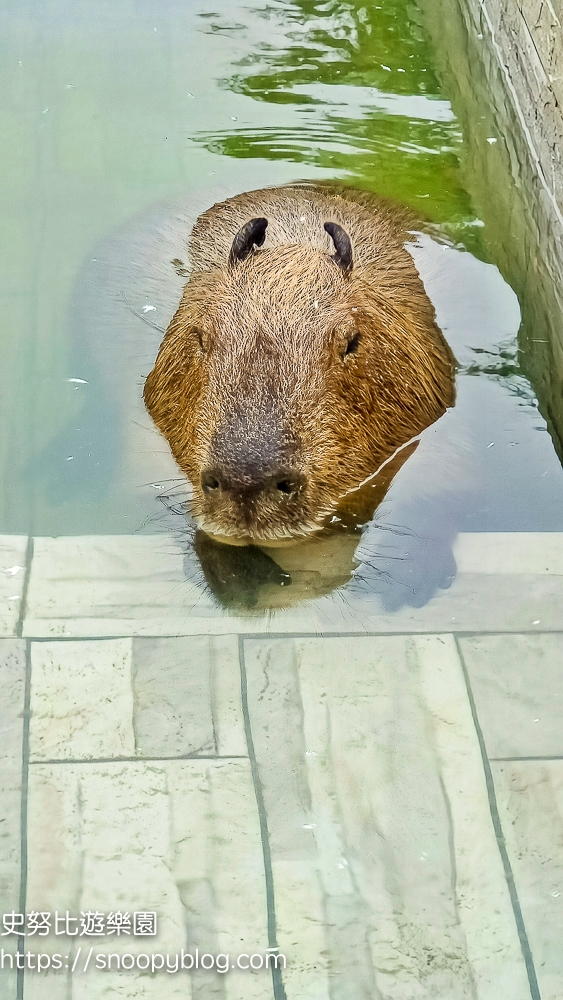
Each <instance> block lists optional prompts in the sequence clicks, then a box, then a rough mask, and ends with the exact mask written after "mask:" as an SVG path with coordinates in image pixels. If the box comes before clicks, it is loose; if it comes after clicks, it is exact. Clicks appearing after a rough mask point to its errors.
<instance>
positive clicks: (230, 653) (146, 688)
mask: <svg viewBox="0 0 563 1000" xmlns="http://www.w3.org/2000/svg"><path fill="white" fill-rule="evenodd" d="M133 651H134V652H133V690H134V698H135V705H134V730H135V742H136V747H137V753H138V754H140V755H142V756H147V757H150V756H178V755H184V754H193V753H199V754H204V755H205V754H207V755H210V754H211V755H214V754H219V755H220V756H229V755H234V756H239V755H246V752H247V751H246V743H245V738H244V724H243V719H242V708H241V703H240V672H239V666H238V648H237V640H236V638H234V637H232V636H224V637H223V636H190V637H186V636H180V637H177V638H160V639H135V640H134V642H133Z"/></svg>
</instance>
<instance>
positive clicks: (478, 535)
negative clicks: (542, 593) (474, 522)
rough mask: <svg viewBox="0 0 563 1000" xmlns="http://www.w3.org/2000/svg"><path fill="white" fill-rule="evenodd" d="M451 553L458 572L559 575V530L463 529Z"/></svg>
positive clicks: (562, 572)
mask: <svg viewBox="0 0 563 1000" xmlns="http://www.w3.org/2000/svg"><path fill="white" fill-rule="evenodd" d="M454 556H455V560H456V563H457V569H458V573H495V574H500V575H503V576H507V575H513V574H520V573H525V574H527V575H529V576H531V575H534V576H537V575H539V576H543V575H544V574H548V575H551V576H563V532H560V531H518V532H515V531H502V532H501V531H488V532H473V533H464V534H460V535H458V537H457V540H456V543H455V546H454Z"/></svg>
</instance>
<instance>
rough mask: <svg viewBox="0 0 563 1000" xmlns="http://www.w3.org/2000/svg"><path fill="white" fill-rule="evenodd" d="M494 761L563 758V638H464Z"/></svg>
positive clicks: (462, 643)
mask: <svg viewBox="0 0 563 1000" xmlns="http://www.w3.org/2000/svg"><path fill="white" fill-rule="evenodd" d="M459 645H460V649H461V652H462V655H463V658H464V661H465V664H466V667H467V671H468V674H469V677H470V681H471V687H472V690H473V695H474V697H475V703H476V705H477V712H478V715H479V722H480V724H481V728H482V730H483V735H484V738H485V743H486V746H487V753H488V754H489V756H490V757H552V756H561V755H563V678H562V676H561V665H562V663H563V634H558V635H556V634H553V635H488V636H485V635H478V636H471V637H467V636H462V637H460V639H459Z"/></svg>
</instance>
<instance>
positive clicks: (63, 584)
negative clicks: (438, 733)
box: [24, 535, 563, 638]
mask: <svg viewBox="0 0 563 1000" xmlns="http://www.w3.org/2000/svg"><path fill="white" fill-rule="evenodd" d="M466 537H467V536H466ZM496 537H497V536H492V538H493V541H494V538H496ZM534 537H535V536H534ZM542 537H543V536H542V535H539V536H538V539H539V544H540V546H541V544H543V543H542V542H541V539H542ZM557 537H558V538H559V537H560V536H557ZM471 538H473V536H471ZM487 538H488V536H487ZM472 544H473V542H471V543H470V544H469V543H467V545H468V546H469V550H470V549H471V545H472ZM483 544H485V543H483ZM464 545H465V543H462V544H461V549H460V550H459V551H460V552H461V555H460V572H459V573H458V576H457V577H456V579H455V580H454V582H453V584H452V586H451V587H450V588H449V589H447V590H441V589H438V590H437V591H436V593H435V594H434V596H433V597H432V598H431V599H430V600H429V601H428V602H427V604H426V605H424V606H423V607H421V608H417V607H411V606H410V605H406V606H404V607H402V608H400V609H399V610H398V611H396V612H389V611H386V610H384V608H383V606H382V604H381V601H380V598H379V597H378V596H377V595H376V594H371V595H370V594H369V593H368V594H365V595H364V594H359V593H354V592H353V591H352V590H346V591H344V592H336V593H335V595H334V596H330V597H324V598H319V599H318V600H316V601H310V602H305V603H303V604H298V605H297V606H296V607H295V608H287V609H278V610H273V611H269V612H265V613H259V612H249V613H248V614H238V613H233V612H231V611H226V610H224V609H221V608H220V607H219V605H218V604H217V603H216V601H215V599H214V598H212V597H211V595H210V594H209V592H208V591H207V590H206V589H205V587H204V586H203V585H201V586H200V585H198V584H196V583H194V582H193V581H191V580H189V579H187V578H186V574H185V571H184V556H183V553H182V551H181V549H180V547H179V545H178V543H177V542H176V541H175V540H174V539H173V538H172V537H171V536H168V535H155V536H150V535H146V536H137V535H134V536H127V535H122V536H113V535H112V536H85V537H82V538H74V537H68V538H55V539H48V538H38V539H36V540H35V555H34V558H33V563H32V569H31V577H30V586H29V592H28V600H27V614H26V617H25V622H24V635H26V636H31V637H33V636H35V637H37V638H43V637H52V638H55V637H57V636H69V637H77V638H78V637H92V638H95V637H102V636H108V637H109V636H121V635H136V636H175V635H229V634H236V633H239V634H240V633H247V634H248V633H262V634H268V633H272V632H273V633H275V632H297V633H313V634H314V633H322V632H342V633H346V632H352V631H356V632H357V631H364V630H365V631H372V632H384V633H385V632H412V633H421V632H431V633H435V632H444V631H448V632H450V631H451V632H458V631H475V632H490V631H509V632H513V631H519V632H522V631H526V630H532V629H534V628H540V627H541V630H542V631H552V630H560V629H561V607H562V606H563V575H558V574H556V573H553V572H549V573H546V572H544V570H543V569H542V568H541V567H542V566H543V563H541V561H540V563H537V565H536V563H534V564H533V565H532V568H531V571H530V572H524V568H525V567H524V565H523V564H522V563H520V562H518V561H517V560H516V561H513V563H511V564H510V565H509V566H508V569H509V570H510V572H504V573H501V572H499V573H496V572H491V571H490V568H487V567H489V563H487V562H486V560H485V561H483V560H482V559H481V556H479V558H477V557H475V559H473V561H472V560H471V559H470V558H469V556H467V558H466V556H465V555H463V552H464V548H463V546H464ZM466 547H467V546H466ZM469 550H468V551H469ZM495 565H496V566H497V569H502V565H501V562H500V561H499V562H498V564H495ZM476 567H477V568H478V570H479V571H478V572H474V571H473V570H474V569H475V568H476ZM555 568H557V567H555ZM512 569H514V570H515V571H514V572H512ZM536 569H538V572H535V570H536ZM540 570H541V571H540Z"/></svg>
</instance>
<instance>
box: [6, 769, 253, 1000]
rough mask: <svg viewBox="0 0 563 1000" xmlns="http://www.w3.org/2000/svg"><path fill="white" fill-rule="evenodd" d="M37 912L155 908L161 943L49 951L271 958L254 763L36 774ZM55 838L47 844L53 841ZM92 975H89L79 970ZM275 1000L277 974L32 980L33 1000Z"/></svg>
mask: <svg viewBox="0 0 563 1000" xmlns="http://www.w3.org/2000/svg"><path fill="white" fill-rule="evenodd" d="M29 807H30V808H29V817H30V818H29V857H30V865H29V877H28V897H27V908H28V910H29V909H30V908H31V907H34V908H36V909H43V910H45V911H47V912H51V913H54V912H55V911H59V912H63V913H64V912H66V910H69V911H70V912H71V913H79V912H80V911H86V910H98V911H100V912H102V913H105V914H108V913H109V912H110V911H112V910H121V911H122V912H126V911H128V912H130V913H131V912H134V911H136V910H155V911H156V912H157V914H158V928H159V929H158V935H157V937H156V938H138V937H137V938H135V937H133V936H130V937H128V938H122V939H119V940H116V939H115V937H114V938H110V937H104V938H99V939H96V940H93V939H87V938H84V937H82V938H81V939H80V938H79V939H77V940H76V942H74V943H73V942H71V941H69V940H68V939H66V938H64V937H63V936H60V937H54V936H53V935H51V936H50V937H46V938H43V939H42V945H41V947H42V950H43V949H44V950H45V951H48V950H50V951H51V952H55V951H56V952H61V953H63V954H67V953H68V954H69V955H70V964H71V963H72V960H73V956H74V954H75V953H76V949H77V946H78V945H81V946H82V947H83V950H84V948H85V947H86V948H88V947H90V945H93V946H94V949H95V950H94V957H93V959H92V962H93V963H95V959H96V955H98V954H99V953H100V954H103V953H104V952H105V953H107V952H112V953H124V952H125V953H130V954H133V955H134V956H136V955H137V954H139V953H149V954H150V953H155V952H156V953H164V954H166V953H168V954H169V955H171V956H173V955H174V956H175V955H176V954H180V953H181V950H182V949H184V950H185V951H186V952H188V951H190V952H193V951H194V949H195V948H196V947H199V948H200V954H201V952H202V949H205V950H208V951H209V953H211V954H214V955H215V954H218V953H228V954H229V955H230V956H231V957H233V956H236V955H238V954H240V953H243V952H249V953H252V952H260V953H263V952H265V949H266V947H267V935H266V913H267V907H266V896H265V883H264V874H263V864H262V847H261V840H260V826H259V821H258V815H257V810H256V801H255V797H254V789H253V785H252V778H251V773H250V765H249V762H248V761H213V762H211V761H203V760H190V761H170V762H168V761H167V762H162V763H147V762H111V763H109V764H54V765H53V764H36V765H32V768H31V775H30V797H29ZM46 831H48V836H46V835H45V833H46ZM80 967H81V966H79V968H80ZM47 990H48V995H49V997H50V998H51V997H53V1000H63V998H64V1000H83V998H84V1000H85V998H88V1000H98V998H106V997H110V996H123V997H129V998H142V1000H153V998H154V1000H168V998H173V1000H180V998H182V1000H185V998H188V1000H190V998H193V1000H204V998H205V1000H208V998H209V1000H215V998H217V1000H240V997H241V996H244V997H245V998H247V997H248V998H249V1000H270V998H271V996H272V986H271V975H270V973H269V972H268V971H264V972H263V973H257V974H255V975H251V974H248V973H244V974H243V973H242V972H237V971H236V970H235V971H230V972H229V974H228V975H220V974H217V973H213V974H211V973H209V974H207V973H198V974H193V975H189V974H188V973H187V972H182V971H178V973H177V974H175V975H170V974H167V973H165V972H164V971H163V972H161V973H157V974H156V975H154V976H151V975H150V974H144V973H142V972H139V971H137V970H132V971H128V972H124V971H119V972H118V971H117V970H116V969H112V970H111V971H108V970H107V969H106V970H104V971H101V970H98V969H96V968H95V965H93V966H92V967H90V968H89V969H88V971H87V972H86V973H84V972H82V973H78V971H77V972H75V974H74V976H72V977H71V976H70V973H69V972H65V971H63V972H61V973H49V974H47V975H46V976H43V977H42V978H41V979H39V977H38V976H31V975H30V976H28V977H26V989H25V998H26V1000H43V998H44V996H45V995H46V991H47Z"/></svg>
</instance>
